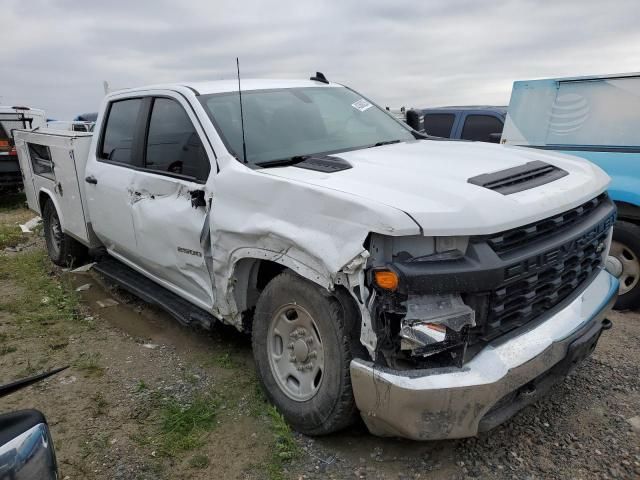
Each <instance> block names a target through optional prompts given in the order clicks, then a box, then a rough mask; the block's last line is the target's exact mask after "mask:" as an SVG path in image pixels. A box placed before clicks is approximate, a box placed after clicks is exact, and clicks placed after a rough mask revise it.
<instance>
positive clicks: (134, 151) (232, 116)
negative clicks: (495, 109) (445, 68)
mask: <svg viewBox="0 0 640 480" xmlns="http://www.w3.org/2000/svg"><path fill="white" fill-rule="evenodd" d="M237 86H238V84H237V83H236V82H235V81H218V82H210V83H182V84H171V85H156V86H148V87H142V88H135V89H129V90H123V91H118V92H113V93H110V94H109V95H107V97H106V98H105V99H104V101H103V103H102V106H101V108H100V112H99V115H98V120H97V124H96V128H95V133H94V134H93V135H92V134H90V133H80V132H70V131H67V132H54V131H40V132H17V133H16V142H17V145H18V152H19V155H20V160H21V163H22V168H23V169H24V171H25V172H29V176H30V179H29V182H28V186H27V189H28V191H27V196H28V200H29V205H30V207H31V208H32V209H33V210H35V211H36V212H39V213H41V214H42V216H43V218H44V230H45V236H46V239H47V246H48V249H49V255H50V257H51V259H52V260H53V261H54V262H55V263H57V264H60V265H64V264H68V263H70V262H77V261H80V260H81V259H83V258H85V257H86V255H87V254H90V255H92V256H93V257H95V258H96V259H97V262H98V263H97V264H96V266H95V267H94V268H95V269H97V270H98V271H99V272H100V273H101V274H103V275H105V276H107V277H109V278H110V279H112V280H113V281H115V282H118V283H119V284H120V285H123V286H124V287H125V288H127V289H129V290H131V291H132V292H134V293H135V294H137V295H139V296H140V297H142V298H143V299H145V300H148V301H150V302H154V303H155V304H157V305H160V306H162V307H163V308H165V309H167V310H168V311H169V312H170V313H172V314H173V315H174V316H175V317H176V318H177V319H179V320H180V321H182V322H183V323H185V324H188V325H199V326H201V327H204V328H212V327H214V325H215V324H216V323H217V322H224V323H227V324H230V325H233V326H235V327H236V328H237V329H238V330H241V331H246V332H250V333H251V335H252V347H253V352H254V357H255V363H256V369H257V372H258V376H259V378H260V381H261V384H262V386H263V387H264V390H265V392H266V394H267V396H268V398H269V399H270V400H271V401H272V402H273V403H274V404H275V405H276V406H277V408H278V409H279V410H280V411H281V412H282V413H283V415H284V416H285V418H286V419H287V420H288V421H289V422H290V423H291V425H292V426H293V427H294V428H296V429H297V430H299V431H301V432H304V433H306V434H311V435H317V434H325V433H329V432H334V431H336V430H339V429H341V428H344V427H346V426H348V425H349V424H351V422H352V421H353V420H354V418H356V416H357V415H358V413H359V414H360V415H361V416H362V418H363V419H364V421H365V423H366V424H367V426H368V428H369V429H370V431H371V432H373V433H374V434H378V435H394V436H401V437H407V438H413V439H421V440H426V439H443V438H460V437H467V436H473V435H476V434H477V433H478V432H479V431H483V430H487V429H489V428H492V427H493V426H495V425H497V424H499V423H501V422H503V421H505V420H506V419H508V418H509V417H510V416H511V415H513V414H514V413H515V412H516V411H518V410H519V409H521V408H522V407H524V406H525V405H527V404H529V403H531V402H532V401H535V399H537V398H539V397H540V396H541V395H543V394H544V393H545V392H546V391H547V390H548V389H549V388H550V386H551V385H553V383H555V382H557V381H559V380H560V379H562V378H564V376H565V375H566V374H567V372H569V371H570V370H571V369H572V368H574V367H575V365H576V364H578V363H579V362H580V361H581V360H583V359H584V358H585V357H586V356H587V355H589V353H590V352H591V351H592V350H593V349H594V348H595V346H596V343H597V341H598V339H599V337H600V334H601V332H602V331H603V330H605V329H607V328H608V327H609V326H610V325H611V323H610V322H609V321H608V320H607V319H606V318H605V317H606V315H607V312H608V311H609V309H610V307H611V305H612V304H613V302H614V301H615V299H616V295H617V291H618V281H617V279H616V278H615V277H614V276H612V275H611V274H610V273H608V272H607V271H606V269H605V264H606V260H607V254H608V250H609V245H610V243H611V227H612V225H613V222H614V220H615V215H616V213H615V206H614V204H613V203H612V202H611V200H610V199H609V198H608V196H607V194H606V192H605V191H606V188H607V186H608V184H609V178H608V177H607V175H605V174H604V173H603V172H602V170H600V169H599V168H598V167H596V166H594V165H592V164H590V163H588V162H581V161H577V160H573V159H571V158H569V157H563V156H558V155H555V154H551V153H548V152H538V151H533V150H530V149H521V148H512V147H504V146H499V145H491V144H486V143H473V142H459V141H449V140H443V139H435V140H434V139H430V138H427V137H425V136H424V135H422V134H420V133H418V132H415V131H413V130H411V129H410V128H409V127H408V126H407V125H405V124H403V123H402V122H400V121H398V120H397V119H395V118H393V117H392V116H391V115H390V114H389V113H387V112H385V111H384V110H383V109H381V108H379V107H378V106H376V105H375V104H374V103H373V102H371V101H369V100H368V99H366V98H365V97H363V96H362V95H360V94H359V93H357V92H355V91H353V90H351V89H350V88H347V87H344V86H342V85H339V84H336V83H330V82H328V81H327V80H326V79H325V78H324V76H322V75H320V74H318V75H316V76H315V77H312V78H311V79H310V80H308V81H301V80H291V81H286V80H246V81H243V84H242V86H243V89H242V94H241V95H239V91H238V89H237Z"/></svg>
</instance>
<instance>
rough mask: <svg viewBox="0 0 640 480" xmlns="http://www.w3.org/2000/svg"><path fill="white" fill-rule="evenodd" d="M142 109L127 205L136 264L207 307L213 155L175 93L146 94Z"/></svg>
mask: <svg viewBox="0 0 640 480" xmlns="http://www.w3.org/2000/svg"><path fill="white" fill-rule="evenodd" d="M146 111H147V115H146V122H145V128H144V134H143V137H144V138H143V140H142V145H141V155H142V165H140V167H139V168H138V169H137V170H136V171H135V173H134V179H133V183H132V186H133V191H134V198H133V203H132V205H131V209H130V210H131V214H132V217H133V227H134V230H135V235H136V240H137V243H136V246H137V250H136V263H137V265H138V266H139V268H140V269H142V270H144V271H145V272H146V273H147V274H148V276H150V277H151V278H153V279H154V280H156V282H158V283H160V284H162V285H163V286H165V287H166V288H169V289H170V290H172V291H174V292H175V293H177V294H178V295H180V296H182V297H183V298H187V299H188V300H190V301H191V302H192V303H194V304H196V305H198V306H200V307H201V308H204V309H207V310H209V309H211V308H212V306H213V302H214V294H213V283H212V276H211V272H210V267H211V265H210V262H209V261H208V259H210V253H211V245H210V241H209V236H208V233H209V223H208V221H207V212H208V208H209V206H210V204H209V201H208V199H209V198H210V195H209V192H206V191H205V190H206V188H205V183H206V181H207V179H208V177H209V174H210V172H211V171H212V163H214V162H215V157H214V156H213V151H212V150H211V147H210V145H209V144H208V142H207V141H206V137H205V134H204V132H203V130H202V128H201V127H200V124H199V122H198V120H197V117H196V116H195V114H194V113H193V110H192V109H191V107H190V105H189V104H188V103H187V102H186V100H184V98H182V97H181V96H180V95H178V94H175V93H172V92H166V93H164V94H163V95H162V96H160V95H158V96H153V97H148V98H147V99H146ZM214 164H215V163H214Z"/></svg>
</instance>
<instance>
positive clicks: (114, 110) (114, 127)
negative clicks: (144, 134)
mask: <svg viewBox="0 0 640 480" xmlns="http://www.w3.org/2000/svg"><path fill="white" fill-rule="evenodd" d="M141 105H142V100H141V99H139V98H133V99H131V100H120V101H117V102H113V103H112V104H111V108H110V109H109V117H108V118H107V125H106V127H105V129H104V136H103V138H102V147H101V149H100V157H101V158H104V159H106V160H111V161H112V162H119V163H126V164H132V163H133V155H132V147H133V136H134V134H135V130H136V123H137V120H138V113H139V112H140V106H141Z"/></svg>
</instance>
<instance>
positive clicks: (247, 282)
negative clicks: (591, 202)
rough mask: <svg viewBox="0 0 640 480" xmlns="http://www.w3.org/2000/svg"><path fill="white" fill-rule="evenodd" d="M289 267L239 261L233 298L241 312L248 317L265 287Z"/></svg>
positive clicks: (256, 260)
mask: <svg viewBox="0 0 640 480" xmlns="http://www.w3.org/2000/svg"><path fill="white" fill-rule="evenodd" d="M286 269H287V267H285V266H284V265H281V264H279V263H277V262H272V261H270V260H260V259H257V258H243V259H241V260H239V261H238V262H237V263H236V265H235V268H234V272H233V283H234V287H233V296H234V300H235V302H236V306H237V308H238V311H239V312H242V314H243V317H247V314H249V313H250V312H251V311H252V310H253V308H254V307H255V306H256V303H258V297H259V296H260V293H262V290H264V287H266V286H267V284H268V283H269V282H270V281H271V280H272V279H273V278H274V277H276V276H277V275H279V274H280V273H282V272H283V271H284V270H286Z"/></svg>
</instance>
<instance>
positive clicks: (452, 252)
mask: <svg viewBox="0 0 640 480" xmlns="http://www.w3.org/2000/svg"><path fill="white" fill-rule="evenodd" d="M468 245H469V237H423V236H420V235H408V236H404V237H390V236H387V235H379V234H372V235H371V240H370V244H369V253H370V254H371V258H370V262H371V263H372V264H373V266H383V265H385V264H386V263H390V262H420V261H440V260H453V259H456V258H461V257H463V256H464V255H465V253H466V252H467V247H468Z"/></svg>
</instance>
